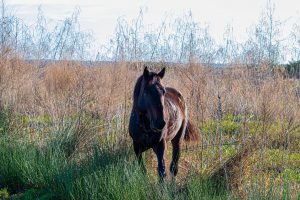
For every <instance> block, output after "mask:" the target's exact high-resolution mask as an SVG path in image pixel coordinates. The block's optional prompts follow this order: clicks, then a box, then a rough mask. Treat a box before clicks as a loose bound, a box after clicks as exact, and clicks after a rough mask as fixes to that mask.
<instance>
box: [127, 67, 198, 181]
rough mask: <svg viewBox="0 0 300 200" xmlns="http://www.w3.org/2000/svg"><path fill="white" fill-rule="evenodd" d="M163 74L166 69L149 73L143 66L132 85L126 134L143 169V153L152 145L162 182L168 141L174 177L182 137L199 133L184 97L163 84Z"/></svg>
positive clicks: (193, 137)
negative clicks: (140, 74)
mask: <svg viewBox="0 0 300 200" xmlns="http://www.w3.org/2000/svg"><path fill="white" fill-rule="evenodd" d="M164 75H165V68H163V69H162V70H161V71H160V72H159V73H158V74H157V73H155V72H149V70H148V69H147V67H145V69H144V73H143V75H142V76H140V77H139V78H138V80H137V83H136V85H135V88H134V93H133V96H134V101H133V108H132V113H131V117H130V122H129V133H130V136H131V137H132V139H133V147H134V151H135V153H136V155H137V158H138V161H139V163H140V165H141V166H142V168H143V170H144V171H146V168H145V166H144V163H143V160H142V152H144V151H146V150H148V149H149V148H152V149H153V150H154V152H155V154H156V156H157V161H158V173H159V177H160V180H161V181H164V178H165V176H166V167H165V157H166V150H167V142H169V141H171V142H172V146H173V156H172V162H171V165H170V171H171V172H172V174H173V175H174V176H176V175H177V172H178V160H179V158H180V154H181V148H182V142H183V139H185V140H190V139H197V136H198V135H197V132H196V130H195V128H194V125H193V124H192V122H191V121H190V120H189V119H188V112H187V106H186V102H185V99H184V97H183V96H182V94H181V93H180V92H179V91H178V90H176V89H174V88H169V87H166V88H165V87H164V86H163V84H162V78H163V77H164Z"/></svg>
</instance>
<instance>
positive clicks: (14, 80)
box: [0, 2, 300, 199]
mask: <svg viewBox="0 0 300 200" xmlns="http://www.w3.org/2000/svg"><path fill="white" fill-rule="evenodd" d="M6 8H7V6H6V5H5V4H4V3H3V2H2V5H1V9H2V12H1V13H2V17H1V19H0V23H1V27H0V28H1V38H0V41H1V55H0V56H1V58H0V198H20V199H33V198H39V199H102V198H103V199H124V198H128V199H224V198H228V199H240V198H247V199H297V198H299V186H300V184H299V181H300V177H299V160H300V153H299V146H300V132H299V130H300V127H299V122H300V119H299V116H300V115H299V110H300V107H299V106H300V103H299V80H298V78H299V75H298V74H297V70H298V68H297V67H298V64H299V62H298V61H295V62H291V63H290V64H289V65H287V66H283V65H282V64H281V61H282V60H283V57H284V56H285V55H286V54H287V53H289V54H291V55H292V56H293V59H294V60H299V55H300V54H299V48H298V47H299V45H300V44H299V43H298V41H300V40H299V38H298V36H299V34H298V33H299V30H298V27H299V25H298V24H297V23H296V24H295V25H294V27H293V30H292V31H291V38H290V39H291V41H293V42H291V44H290V45H289V48H286V47H284V43H283V42H282V41H283V40H281V38H280V31H281V28H282V23H279V22H278V20H276V19H275V18H274V12H275V10H274V8H273V7H272V5H270V4H268V5H267V6H266V8H265V9H264V10H263V12H262V14H261V16H260V20H259V22H258V23H257V24H256V25H253V26H252V27H250V28H249V31H248V34H249V37H248V39H247V40H246V42H245V43H243V44H238V43H237V42H236V40H235V38H234V34H233V30H232V28H231V27H230V26H228V27H227V28H226V30H225V32H224V35H223V38H224V41H223V42H222V43H221V44H216V42H215V40H214V38H212V37H211V35H210V27H209V25H208V24H200V23H197V22H195V21H194V20H193V15H192V13H187V14H185V15H183V16H182V17H181V18H176V19H174V18H170V19H166V20H164V21H163V23H162V25H161V26H160V27H159V28H158V29H157V30H154V31H150V30H151V29H150V28H147V26H146V25H145V24H144V23H143V11H144V10H143V9H141V12H140V15H139V16H138V17H137V19H135V20H134V21H133V22H132V23H128V22H126V21H125V20H124V19H119V21H118V25H117V27H116V31H115V36H113V37H111V39H110V43H109V44H107V45H104V46H102V47H101V48H100V49H98V51H96V52H97V53H94V52H95V51H92V50H93V49H95V47H94V46H93V45H92V44H93V43H92V41H94V40H93V37H92V33H89V32H82V31H81V30H80V28H79V24H78V15H79V12H78V10H77V9H76V10H75V12H74V13H73V15H72V16H71V17H69V18H67V19H66V20H64V21H63V22H60V23H58V24H57V25H56V26H55V28H54V29H53V30H50V29H49V28H48V27H47V22H46V20H45V19H44V17H43V12H42V9H41V8H40V9H39V14H38V18H37V23H36V24H35V26H27V25H26V24H24V23H23V22H22V20H21V19H18V18H16V17H15V16H14V15H13V14H10V13H13V12H10V11H9V10H7V9H6ZM145 64H146V65H149V68H150V69H153V70H158V69H159V68H161V67H167V72H166V76H165V77H164V85H165V86H168V87H175V88H177V89H178V90H180V91H181V92H182V93H183V95H184V96H185V98H186V101H187V103H188V110H189V117H190V119H191V120H192V121H193V122H194V123H195V124H196V125H197V129H198V131H199V134H200V139H199V140H198V141H193V142H190V143H187V144H184V149H183V155H182V161H181V163H180V169H179V175H178V177H177V178H176V180H174V179H172V177H171V176H170V175H169V174H168V179H167V182H166V185H160V184H159V183H158V179H157V173H156V158H155V156H154V154H153V153H152V152H151V151H149V152H146V153H145V163H146V165H147V169H148V172H147V174H146V175H144V174H143V173H142V172H141V170H140V169H139V166H138V165H137V164H136V163H135V162H136V160H135V156H134V153H133V151H132V146H131V143H132V142H131V138H130V137H129V135H128V122H129V115H130V111H131V106H132V101H133V99H132V92H133V87H134V84H135V81H136V80H137V78H138V76H139V75H141V74H142V70H143V66H144V65H145ZM170 155H171V152H170V150H168V156H167V161H166V162H167V165H169V163H170V158H171V156H170Z"/></svg>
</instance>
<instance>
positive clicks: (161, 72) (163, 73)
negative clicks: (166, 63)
mask: <svg viewBox="0 0 300 200" xmlns="http://www.w3.org/2000/svg"><path fill="white" fill-rule="evenodd" d="M165 72H166V68H165V67H164V68H163V69H162V70H161V71H160V72H159V73H158V76H160V78H163V77H164V75H165Z"/></svg>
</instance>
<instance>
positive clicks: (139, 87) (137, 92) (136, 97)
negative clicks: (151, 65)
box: [133, 72, 156, 113]
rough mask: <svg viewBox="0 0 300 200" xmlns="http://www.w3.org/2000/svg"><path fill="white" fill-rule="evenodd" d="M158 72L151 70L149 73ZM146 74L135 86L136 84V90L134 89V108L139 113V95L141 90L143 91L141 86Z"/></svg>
mask: <svg viewBox="0 0 300 200" xmlns="http://www.w3.org/2000/svg"><path fill="white" fill-rule="evenodd" d="M153 74H156V73H155V72H150V73H149V75H153ZM143 79H144V76H143V75H141V76H140V77H139V78H138V80H137V82H136V84H135V86H134V90H133V110H134V111H135V112H136V113H138V99H139V95H140V91H141V86H142V82H143Z"/></svg>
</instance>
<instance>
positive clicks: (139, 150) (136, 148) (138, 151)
mask: <svg viewBox="0 0 300 200" xmlns="http://www.w3.org/2000/svg"><path fill="white" fill-rule="evenodd" d="M133 149H134V152H135V155H136V157H137V160H138V162H139V165H140V166H141V168H142V171H143V172H144V173H147V169H146V167H145V165H144V162H143V155H142V153H143V152H144V151H146V150H147V149H146V148H143V147H141V145H140V144H139V143H137V142H135V141H133Z"/></svg>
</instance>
